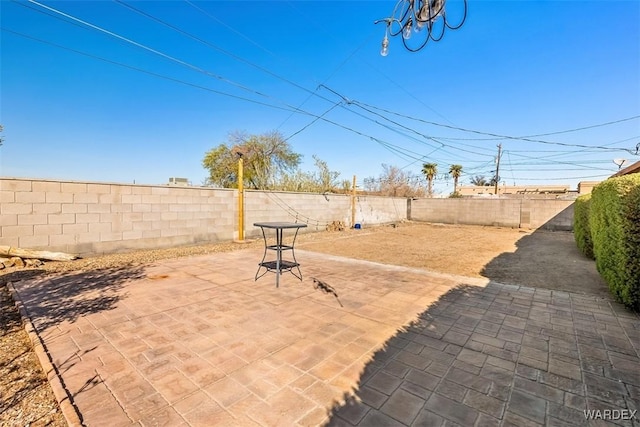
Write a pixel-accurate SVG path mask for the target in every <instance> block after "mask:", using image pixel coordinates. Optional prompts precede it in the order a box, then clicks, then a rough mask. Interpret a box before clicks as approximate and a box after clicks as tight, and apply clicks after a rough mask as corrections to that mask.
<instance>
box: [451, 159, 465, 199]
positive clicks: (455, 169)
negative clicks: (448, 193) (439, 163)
mask: <svg viewBox="0 0 640 427" xmlns="http://www.w3.org/2000/svg"><path fill="white" fill-rule="evenodd" d="M449 174H450V175H451V176H452V177H453V192H454V193H457V192H458V179H460V175H462V166H461V165H451V166H450V167H449Z"/></svg>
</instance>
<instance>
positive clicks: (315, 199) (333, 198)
mask: <svg viewBox="0 0 640 427" xmlns="http://www.w3.org/2000/svg"><path fill="white" fill-rule="evenodd" d="M245 214H246V227H245V229H246V231H245V236H247V237H248V238H251V237H259V236H260V235H261V234H260V229H259V228H256V227H253V224H254V223H256V222H265V221H291V222H303V223H305V224H307V228H304V229H301V230H300V232H301V233H305V232H313V231H323V230H326V227H327V224H329V223H331V222H333V221H342V222H343V223H344V225H345V226H347V227H351V226H352V225H353V224H351V196H349V195H345V194H324V195H323V194H311V193H286V192H277V191H269V192H266V191H255V190H250V191H247V192H245ZM406 219H407V199H405V198H401V197H379V196H357V197H356V211H355V222H356V223H360V224H362V225H363V226H366V225H376V224H386V223H390V222H394V221H400V220H406Z"/></svg>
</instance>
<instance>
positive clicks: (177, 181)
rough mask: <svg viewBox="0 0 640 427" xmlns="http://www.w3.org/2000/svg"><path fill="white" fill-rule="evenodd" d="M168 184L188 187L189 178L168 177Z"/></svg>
mask: <svg viewBox="0 0 640 427" xmlns="http://www.w3.org/2000/svg"><path fill="white" fill-rule="evenodd" d="M169 185H172V186H176V187H188V186H189V180H188V179H187V178H173V177H172V178H169Z"/></svg>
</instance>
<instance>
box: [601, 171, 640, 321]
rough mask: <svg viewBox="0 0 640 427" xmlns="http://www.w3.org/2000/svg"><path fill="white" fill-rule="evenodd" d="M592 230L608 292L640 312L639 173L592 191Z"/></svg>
mask: <svg viewBox="0 0 640 427" xmlns="http://www.w3.org/2000/svg"><path fill="white" fill-rule="evenodd" d="M589 227H590V229H591V238H592V241H593V253H594V255H595V258H596V267H597V268H598V271H599V272H600V274H601V275H602V277H603V278H604V280H605V281H606V282H607V284H608V285H609V290H610V291H611V293H612V294H613V295H614V296H615V297H616V298H617V299H618V300H619V301H621V302H622V303H624V304H625V305H626V306H628V307H630V308H631V309H633V310H636V311H640V174H633V175H625V176H621V177H617V178H610V179H607V180H606V181H604V182H601V183H600V184H598V185H597V186H596V187H595V188H594V189H593V193H592V196H591V204H590V208H589Z"/></svg>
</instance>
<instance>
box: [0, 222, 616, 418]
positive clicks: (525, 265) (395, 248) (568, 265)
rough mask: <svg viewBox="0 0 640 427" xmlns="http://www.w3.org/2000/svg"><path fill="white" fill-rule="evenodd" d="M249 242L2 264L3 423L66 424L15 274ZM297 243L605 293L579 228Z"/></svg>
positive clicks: (420, 232) (409, 232) (389, 234)
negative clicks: (27, 324) (18, 298)
mask: <svg viewBox="0 0 640 427" xmlns="http://www.w3.org/2000/svg"><path fill="white" fill-rule="evenodd" d="M247 247H254V248H258V247H262V242H261V241H254V242H250V243H247V244H245V245H238V244H230V243H224V244H218V245H204V246H194V247H188V248H172V249H163V250H155V251H138V252H132V253H128V254H117V255H109V256H103V257H96V258H89V259H83V260H77V261H72V262H69V263H56V262H51V263H46V264H45V265H44V266H42V267H39V268H38V269H24V270H15V269H13V268H12V269H8V270H0V310H1V311H0V425H3V426H4V425H7V426H19V425H20V426H24V425H32V426H36V425H49V426H56V427H57V426H64V425H66V423H65V421H64V419H63V418H62V415H61V413H60V410H59V409H58V408H57V404H56V402H55V399H54V397H53V393H52V392H51V388H50V387H49V384H48V382H47V381H46V377H45V376H44V374H43V372H42V369H41V368H40V365H39V362H38V361H37V358H36V357H35V354H34V353H33V351H32V349H31V345H30V342H29V338H28V336H27V334H26V332H25V331H24V328H23V325H22V323H21V320H20V316H19V314H18V312H17V310H16V309H15V307H14V304H13V301H12V300H11V297H10V296H9V294H8V292H7V288H6V284H7V282H9V281H15V280H20V279H22V278H29V277H36V276H41V275H45V274H50V273H53V272H64V271H77V270H89V269H92V270H93V269H100V268H110V267H117V266H121V265H123V264H129V265H135V264H146V263H150V262H153V261H156V260H160V259H167V258H175V257H180V256H191V255H201V254H208V253H215V252H222V251H230V250H239V249H243V248H247ZM298 247H299V248H300V249H305V250H308V251H316V252H323V253H328V254H332V255H339V256H345V257H351V258H358V259H364V260H369V261H376V262H381V263H387V264H395V265H403V266H409V267H417V268H424V269H428V270H432V271H438V272H443V273H450V274H457V275H465V276H472V277H487V278H489V279H492V280H494V281H497V282H502V283H509V284H518V285H524V286H530V287H539V288H545V289H554V290H559V291H569V292H578V293H586V294H591V295H598V296H603V297H606V296H607V295H608V290H607V287H606V284H605V283H604V282H603V281H602V279H601V278H600V276H599V275H598V273H597V272H596V269H595V263H594V262H593V261H592V260H589V259H587V258H585V257H584V256H582V254H580V253H579V252H578V250H577V249H576V245H575V242H574V240H573V234H572V233H567V232H545V231H535V232H533V231H528V230H517V229H506V228H495V227H474V226H445V225H431V224H423V223H399V224H396V225H395V226H383V227H376V228H370V229H368V228H365V229H362V230H345V231H341V232H338V231H336V232H323V233H312V234H306V235H301V236H300V237H299V240H298Z"/></svg>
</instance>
